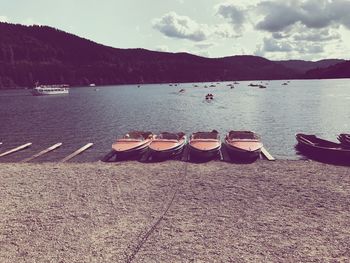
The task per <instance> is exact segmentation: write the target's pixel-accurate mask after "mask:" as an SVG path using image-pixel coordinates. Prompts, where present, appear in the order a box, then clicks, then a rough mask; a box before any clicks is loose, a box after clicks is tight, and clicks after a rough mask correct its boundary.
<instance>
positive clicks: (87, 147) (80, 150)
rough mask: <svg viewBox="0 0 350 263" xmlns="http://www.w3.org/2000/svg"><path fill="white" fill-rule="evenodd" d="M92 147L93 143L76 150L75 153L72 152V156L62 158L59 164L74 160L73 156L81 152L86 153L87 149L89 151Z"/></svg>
mask: <svg viewBox="0 0 350 263" xmlns="http://www.w3.org/2000/svg"><path fill="white" fill-rule="evenodd" d="M92 145H94V144H93V143H88V144H86V145H84V146H83V147H81V148H79V149H78V150H76V151H75V152H73V153H72V154H70V155H68V156H67V157H65V158H63V159H62V160H61V161H60V162H61V163H64V162H67V161H69V160H71V159H72V158H74V157H75V156H77V155H79V154H81V153H82V152H84V151H86V150H87V149H89V148H90V147H92Z"/></svg>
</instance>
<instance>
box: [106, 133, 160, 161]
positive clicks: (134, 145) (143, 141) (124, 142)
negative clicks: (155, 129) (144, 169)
mask: <svg viewBox="0 0 350 263" xmlns="http://www.w3.org/2000/svg"><path fill="white" fill-rule="evenodd" d="M153 139H154V135H153V134H152V133H151V132H142V131H132V132H129V133H127V134H125V135H124V136H123V137H122V138H120V139H117V140H116V142H115V143H113V144H112V149H113V150H114V151H115V153H116V154H117V158H129V157H138V156H139V155H141V154H143V153H144V152H146V151H147V150H148V147H149V145H150V144H151V142H152V140H153Z"/></svg>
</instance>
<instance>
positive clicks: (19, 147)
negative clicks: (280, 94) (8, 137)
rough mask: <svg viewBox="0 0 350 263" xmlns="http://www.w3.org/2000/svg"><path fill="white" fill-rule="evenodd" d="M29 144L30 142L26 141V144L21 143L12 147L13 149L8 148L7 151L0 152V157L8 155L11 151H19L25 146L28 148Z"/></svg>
mask: <svg viewBox="0 0 350 263" xmlns="http://www.w3.org/2000/svg"><path fill="white" fill-rule="evenodd" d="M31 145H32V143H31V142H29V143H26V144H23V145H21V146H18V147H16V148H13V149H11V150H8V151H6V152H4V153H2V154H0V157H3V156H6V155H9V154H11V153H15V152H18V151H20V150H23V149H25V148H28V147H29V146H31Z"/></svg>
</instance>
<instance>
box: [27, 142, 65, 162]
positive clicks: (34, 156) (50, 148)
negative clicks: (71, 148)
mask: <svg viewBox="0 0 350 263" xmlns="http://www.w3.org/2000/svg"><path fill="white" fill-rule="evenodd" d="M61 145H62V143H61V142H60V143H56V144H54V145H52V146H51V147H49V148H47V149H45V150H43V151H41V152H39V153H37V154H34V155H33V156H32V157H29V158H26V159H24V160H22V161H21V163H25V162H29V161H31V160H33V159H35V158H37V157H39V156H41V155H44V154H45V153H48V152H51V151H53V150H55V149H57V148H58V147H60V146H61Z"/></svg>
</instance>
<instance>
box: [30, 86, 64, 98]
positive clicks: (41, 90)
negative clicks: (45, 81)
mask: <svg viewBox="0 0 350 263" xmlns="http://www.w3.org/2000/svg"><path fill="white" fill-rule="evenodd" d="M31 92H32V94H33V95H34V96H43V95H61V94H69V86H68V85H66V84H63V85H61V84H59V85H39V86H37V87H35V88H34V89H32V91H31Z"/></svg>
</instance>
